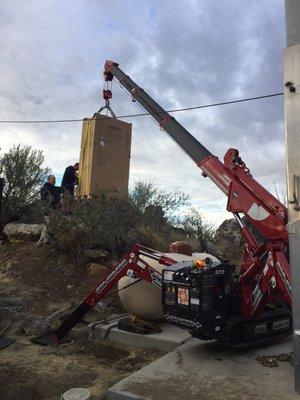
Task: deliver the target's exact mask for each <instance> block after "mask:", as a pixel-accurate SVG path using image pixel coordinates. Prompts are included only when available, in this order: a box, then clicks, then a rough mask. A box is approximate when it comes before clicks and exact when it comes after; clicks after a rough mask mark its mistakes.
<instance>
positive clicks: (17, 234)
mask: <svg viewBox="0 0 300 400" xmlns="http://www.w3.org/2000/svg"><path fill="white" fill-rule="evenodd" d="M43 228H44V225H43V224H21V223H16V222H11V223H9V224H7V225H5V227H4V230H3V231H4V233H5V235H6V236H7V237H8V239H22V240H38V239H39V237H40V236H41V233H42V230H43Z"/></svg>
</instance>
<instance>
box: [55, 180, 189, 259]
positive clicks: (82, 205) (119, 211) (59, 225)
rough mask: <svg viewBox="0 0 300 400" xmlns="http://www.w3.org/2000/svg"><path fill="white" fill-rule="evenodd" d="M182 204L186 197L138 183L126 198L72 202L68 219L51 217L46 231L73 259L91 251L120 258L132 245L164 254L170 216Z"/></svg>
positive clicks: (169, 237)
mask: <svg viewBox="0 0 300 400" xmlns="http://www.w3.org/2000/svg"><path fill="white" fill-rule="evenodd" d="M177 196H178V198H177ZM186 202H187V196H185V195H184V194H182V193H180V192H178V191H176V192H174V193H168V192H166V191H163V190H161V189H157V188H156V187H155V186H154V185H153V184H152V183H151V184H149V183H144V182H138V183H137V184H136V185H135V186H134V188H133V189H132V190H131V191H130V193H129V196H128V197H127V198H122V199H117V198H115V199H109V198H108V197H107V196H105V195H101V196H99V198H97V199H90V200H80V201H76V202H74V206H73V211H72V214H71V215H64V214H63V213H62V212H56V213H55V214H54V215H53V217H52V218H51V222H50V225H49V231H50V232H51V235H52V236H53V238H54V239H55V240H56V242H57V245H58V248H59V249H60V250H61V251H64V252H67V253H71V254H72V255H73V256H75V257H76V258H82V257H83V256H84V252H85V250H88V249H94V248H103V249H106V250H108V251H110V252H111V253H113V254H116V255H117V256H120V255H122V254H123V253H124V252H126V251H128V250H129V249H130V248H131V247H132V245H133V244H135V243H140V244H143V245H145V246H148V247H154V248H157V249H160V250H164V251H165V250H167V249H168V247H169V241H170V239H171V235H172V229H173V227H172V223H171V222H172V220H173V216H174V215H173V214H174V213H175V211H177V210H178V209H179V208H180V207H181V206H182V205H184V204H186ZM172 209H173V211H174V212H173V214H172V213H171V210H172Z"/></svg>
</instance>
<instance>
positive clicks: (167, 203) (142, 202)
mask: <svg viewBox="0 0 300 400" xmlns="http://www.w3.org/2000/svg"><path fill="white" fill-rule="evenodd" d="M129 197H130V199H131V201H132V203H133V204H135V205H136V207H137V208H138V209H139V210H140V211H141V212H142V213H143V219H144V222H145V224H146V225H154V226H157V225H160V224H162V222H163V221H165V222H167V223H168V224H172V223H175V222H177V220H178V218H179V215H178V213H179V212H180V210H181V209H182V208H183V207H186V206H188V205H189V196H188V195H186V194H185V193H184V192H182V191H180V190H178V189H176V190H175V191H174V192H168V191H166V190H164V189H161V188H158V187H157V186H155V185H154V184H153V183H152V182H144V181H138V182H136V183H135V185H134V186H133V188H132V189H131V190H130V192H129Z"/></svg>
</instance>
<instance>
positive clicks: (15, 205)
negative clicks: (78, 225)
mask: <svg viewBox="0 0 300 400" xmlns="http://www.w3.org/2000/svg"><path fill="white" fill-rule="evenodd" d="M43 163H44V156H43V152H42V151H41V150H34V149H32V148H31V147H30V146H21V145H18V146H13V147H12V148H11V149H10V150H9V151H8V152H7V153H5V154H3V155H2V156H1V157H0V172H1V173H2V174H3V175H4V179H5V187H4V192H3V206H2V207H3V208H2V219H3V223H6V222H9V221H13V220H20V218H22V217H25V216H26V215H29V214H30V213H32V212H33V208H34V206H35V205H37V202H38V200H39V191H40V186H41V184H42V182H43V181H44V180H45V177H46V175H48V174H49V173H50V170H49V168H47V167H46V168H45V167H43ZM37 207H38V206H37ZM35 210H36V212H37V213H38V211H37V210H38V208H35Z"/></svg>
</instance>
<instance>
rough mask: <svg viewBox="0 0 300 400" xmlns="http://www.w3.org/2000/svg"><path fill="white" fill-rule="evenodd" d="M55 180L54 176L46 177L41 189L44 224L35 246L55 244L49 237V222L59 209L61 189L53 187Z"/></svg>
mask: <svg viewBox="0 0 300 400" xmlns="http://www.w3.org/2000/svg"><path fill="white" fill-rule="evenodd" d="M55 183H56V178H55V176H54V175H49V176H48V177H47V182H46V183H44V185H43V187H42V189H41V200H42V207H43V211H44V222H45V226H44V228H43V230H42V233H41V237H40V238H39V240H38V242H37V246H43V245H44V244H55V241H54V240H53V238H52V236H51V231H50V230H51V228H50V227H51V221H52V219H53V217H54V214H55V212H56V211H57V209H58V208H59V207H60V196H61V194H62V192H63V189H62V188H61V187H59V186H55Z"/></svg>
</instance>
